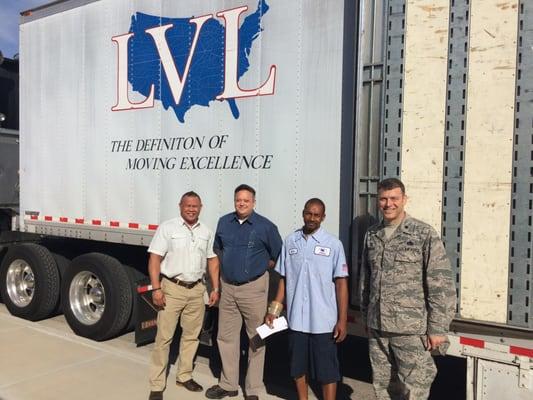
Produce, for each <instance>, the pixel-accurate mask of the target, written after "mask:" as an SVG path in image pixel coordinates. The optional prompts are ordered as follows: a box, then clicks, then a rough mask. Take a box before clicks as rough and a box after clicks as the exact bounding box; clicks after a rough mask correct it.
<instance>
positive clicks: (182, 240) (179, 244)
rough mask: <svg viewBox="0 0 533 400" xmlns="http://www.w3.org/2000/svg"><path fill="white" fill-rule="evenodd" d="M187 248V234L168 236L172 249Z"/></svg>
mask: <svg viewBox="0 0 533 400" xmlns="http://www.w3.org/2000/svg"><path fill="white" fill-rule="evenodd" d="M185 248H187V236H186V235H184V234H174V235H172V236H171V237H170V249H171V250H172V251H177V250H182V249H185Z"/></svg>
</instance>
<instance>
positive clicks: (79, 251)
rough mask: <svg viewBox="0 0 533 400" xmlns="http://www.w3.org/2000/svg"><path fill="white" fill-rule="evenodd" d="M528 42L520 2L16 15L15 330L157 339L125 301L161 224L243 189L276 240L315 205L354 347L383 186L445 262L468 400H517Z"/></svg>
mask: <svg viewBox="0 0 533 400" xmlns="http://www.w3.org/2000/svg"><path fill="white" fill-rule="evenodd" d="M532 26H533V4H531V2H528V1H526V0H511V1H501V0H360V1H355V0H352V1H350V0H345V1H342V0H332V1H328V2H324V1H318V0H316V1H315V0H307V1H304V0H297V1H290V2H287V1H281V0H231V1H230V0H227V1H211V2H196V1H180V2H175V1H170V0H157V1H153V0H151V1H149V0H134V1H132V0H64V1H55V2H52V3H49V4H47V5H43V6H42V7H38V8H35V9H32V10H27V11H25V12H22V14H21V23H20V143H19V150H20V155H19V156H20V165H19V166H18V167H16V168H11V169H10V171H11V174H10V175H11V178H10V179H11V181H10V182H17V185H15V188H16V194H19V195H20V204H17V205H13V204H7V202H6V203H5V204H2V218H3V219H2V221H3V222H2V225H0V226H2V227H3V231H2V233H1V236H0V238H1V245H2V250H1V253H0V256H1V257H2V262H1V264H0V293H1V295H2V299H3V302H4V303H5V304H6V306H7V308H8V309H9V311H10V312H11V313H12V314H14V315H17V316H20V317H23V318H27V319H30V320H37V319H42V318H46V317H48V316H50V315H54V314H56V313H58V312H62V313H63V314H64V315H65V318H66V320H67V322H68V324H69V325H70V327H71V328H72V329H73V331H74V332H75V333H76V334H78V335H81V336H85V337H89V338H92V339H95V340H105V339H108V338H110V337H113V336H115V335H117V334H119V333H120V332H123V331H124V330H127V329H131V328H132V327H133V326H134V325H136V324H137V325H139V323H140V322H142V324H140V325H141V326H140V328H143V327H144V328H146V329H153V324H152V323H150V321H140V318H138V311H139V310H138V308H137V307H136V306H135V305H136V299H137V289H138V286H139V284H138V283H139V282H141V281H142V278H143V276H144V275H143V274H144V273H146V247H147V245H148V244H149V242H150V239H151V237H152V235H153V233H154V231H155V230H156V229H157V226H158V225H159V223H161V222H162V221H164V220H166V219H169V218H171V217H173V216H175V215H176V213H177V212H178V211H177V202H178V199H179V197H180V195H181V194H182V193H184V192H186V191H188V190H195V191H197V192H198V193H199V194H200V195H201V197H202V200H203V204H204V208H203V211H202V219H203V220H204V221H205V222H206V223H207V224H208V225H210V226H212V227H214V226H215V224H216V221H217V218H218V217H219V216H220V215H223V214H224V213H226V212H228V211H230V210H232V208H233V204H232V203H233V199H232V195H233V188H234V187H236V186H237V185H238V184H240V183H248V184H250V185H252V186H254V187H255V188H256V190H257V193H258V196H257V210H258V211H259V212H260V213H262V214H264V215H267V216H268V217H269V218H270V219H272V220H273V221H274V222H275V223H276V224H277V225H278V227H279V229H280V232H281V233H282V235H287V234H288V233H290V232H291V231H292V230H293V229H295V228H297V227H298V226H300V224H301V210H302V206H303V203H304V202H305V200H307V199H308V198H310V197H320V198H321V199H322V200H323V201H324V202H325V203H326V207H327V210H326V211H327V212H326V214H327V217H326V220H325V222H324V226H325V227H326V229H328V230H329V231H331V232H333V233H335V234H337V235H338V236H339V238H340V239H341V240H342V242H343V244H344V247H345V249H346V252H347V254H348V255H349V259H350V260H351V262H350V267H351V271H350V272H351V273H350V284H351V285H350V287H351V291H352V292H353V293H351V294H352V296H351V301H352V303H351V309H350V314H349V322H350V324H349V325H350V332H351V333H352V334H355V335H361V336H364V329H363V327H362V326H361V318H360V315H359V312H358V304H357V296H356V293H355V291H356V288H357V281H358V272H359V265H360V254H361V244H362V238H363V236H364V233H365V230H366V228H367V227H368V226H369V225H370V224H372V223H374V222H375V221H377V220H378V219H379V214H378V211H377V208H376V195H377V193H376V191H377V190H376V188H377V182H378V181H379V180H380V179H383V178H387V177H400V178H401V179H402V180H403V181H404V183H405V184H406V187H407V194H408V196H409V202H408V207H407V209H408V212H409V213H410V214H412V215H413V216H415V217H417V218H420V219H422V220H424V221H426V222H428V223H430V224H431V225H432V226H434V227H435V228H436V229H437V231H439V232H440V233H441V235H442V238H443V241H444V243H445V246H446V250H447V252H448V256H449V258H450V260H451V262H452V266H453V270H454V274H455V278H456V286H457V300H458V301H457V304H458V305H457V310H456V311H457V314H456V319H455V320H454V323H453V324H452V332H451V334H450V342H451V343H450V344H451V345H450V349H449V352H448V354H449V355H450V356H457V357H463V358H466V360H467V390H466V393H467V398H468V399H526V398H527V399H530V398H531V396H532V394H533V372H532V362H533V320H532V312H533V306H532V304H531V297H532V294H533V288H532V286H531V283H532V282H531V281H532V272H531V261H532V255H531V252H532V249H533V245H532V241H531V235H532V231H533V228H532V218H533V211H532V210H533V206H532V203H533V172H532V171H533V169H532V168H533V167H532V166H533V102H532V93H533V90H532V86H533V51H532V48H533V30H532V28H531V27H532ZM0 112H2V110H0ZM12 133H13V132H12ZM1 143H3V142H1ZM15 143H16V141H15ZM2 146H3V144H2ZM4 148H5V147H4ZM2 154H4V153H2ZM6 154H13V151H12V150H11V151H6ZM5 160H7V158H6V159H5ZM2 162H4V158H3V157H2ZM6 162H7V161H6ZM16 162H18V160H17V157H14V156H13V157H12V161H9V163H10V164H11V165H13V163H16ZM13 175H15V176H14V177H13ZM18 182H20V183H19V184H18ZM12 186H13V185H12ZM19 188H20V193H18V190H19ZM2 191H4V188H2ZM2 199H3V197H2ZM2 201H3V200H2ZM143 290H149V287H145V288H144V289H143V287H142V286H141V287H140V291H143ZM138 328H139V327H138Z"/></svg>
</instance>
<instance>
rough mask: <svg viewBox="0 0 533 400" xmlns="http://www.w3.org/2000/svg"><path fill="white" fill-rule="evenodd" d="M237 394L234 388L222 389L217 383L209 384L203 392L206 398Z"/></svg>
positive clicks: (220, 397) (219, 397) (221, 397)
mask: <svg viewBox="0 0 533 400" xmlns="http://www.w3.org/2000/svg"><path fill="white" fill-rule="evenodd" d="M238 394H239V392H238V391H236V390H224V389H222V388H221V387H220V386H219V385H215V386H211V387H210V388H209V389H207V390H206V392H205V397H207V398H208V399H223V398H224V397H235V396H237V395H238Z"/></svg>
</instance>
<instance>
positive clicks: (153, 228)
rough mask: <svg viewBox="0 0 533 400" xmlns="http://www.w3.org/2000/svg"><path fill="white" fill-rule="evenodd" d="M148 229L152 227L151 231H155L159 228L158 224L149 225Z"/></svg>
mask: <svg viewBox="0 0 533 400" xmlns="http://www.w3.org/2000/svg"><path fill="white" fill-rule="evenodd" d="M148 229H150V230H151V231H155V230H157V225H148Z"/></svg>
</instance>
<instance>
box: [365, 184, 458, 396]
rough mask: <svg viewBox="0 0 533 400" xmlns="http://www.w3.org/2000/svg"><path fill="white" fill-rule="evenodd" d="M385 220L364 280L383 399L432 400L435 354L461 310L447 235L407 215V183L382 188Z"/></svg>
mask: <svg viewBox="0 0 533 400" xmlns="http://www.w3.org/2000/svg"><path fill="white" fill-rule="evenodd" d="M378 202H379V208H380V210H381V212H382V214H383V221H382V222H381V223H379V224H377V225H374V226H372V227H371V228H370V229H369V230H368V232H367V234H366V237H365V246H364V253H363V263H362V270H361V279H360V295H361V309H362V315H363V319H364V322H365V323H366V326H367V328H368V334H369V350H370V361H371V364H372V371H373V384H374V390H375V392H376V396H377V398H378V399H379V400H382V399H409V400H415V399H416V400H420V399H427V398H428V396H429V390H430V388H431V384H432V382H433V379H434V378H435V375H436V367H435V363H434V362H433V359H432V357H431V354H430V351H432V350H438V349H441V348H442V347H443V346H444V344H445V343H446V341H447V338H446V333H447V332H448V329H449V326H450V323H451V320H452V318H453V315H454V310H455V287H454V282H453V278H452V271H451V267H450V262H449V260H448V258H447V256H446V251H445V250H444V246H443V244H442V241H441V240H440V238H439V235H438V234H437V232H436V231H435V229H433V228H432V227H431V226H429V225H428V224H425V223H424V222H421V221H419V220H417V219H414V218H412V217H410V216H409V215H407V214H406V212H405V211H404V206H405V204H406V203H407V196H406V195H405V187H404V185H403V183H402V182H401V181H400V180H399V179H394V178H392V179H385V180H384V181H382V182H380V183H379V185H378Z"/></svg>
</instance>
